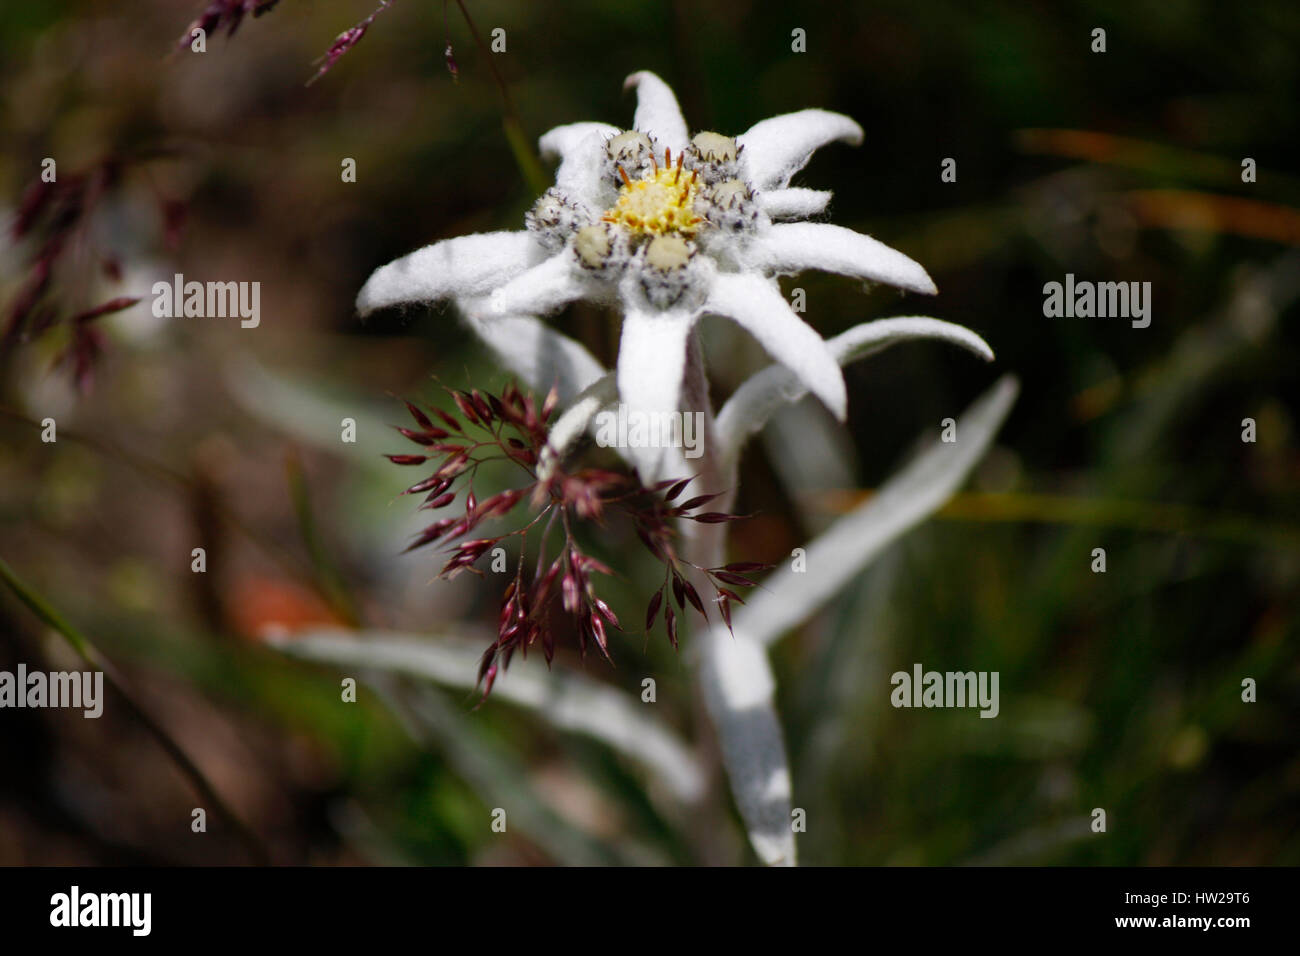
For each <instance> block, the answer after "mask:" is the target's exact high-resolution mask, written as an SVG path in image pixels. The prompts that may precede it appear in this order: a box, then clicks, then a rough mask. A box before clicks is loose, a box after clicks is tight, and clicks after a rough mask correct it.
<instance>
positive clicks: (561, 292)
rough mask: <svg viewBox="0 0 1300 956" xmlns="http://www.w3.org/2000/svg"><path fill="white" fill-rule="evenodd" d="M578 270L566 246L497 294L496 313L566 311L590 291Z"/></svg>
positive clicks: (494, 304)
mask: <svg viewBox="0 0 1300 956" xmlns="http://www.w3.org/2000/svg"><path fill="white" fill-rule="evenodd" d="M578 270H579V266H578V264H577V263H576V262H574V260H573V253H572V252H571V251H570V250H569V248H568V247H565V248H564V249H561V250H560V251H559V252H557V253H556V254H555V255H553V256H551V258H549V259H547V260H546V261H545V262H540V263H538V264H537V265H535V266H533V267H532V268H531V269H529V270H528V271H527V272H525V273H523V274H522V275H518V276H516V277H515V278H513V279H511V280H510V281H509V282H507V283H506V284H505V285H503V286H502V287H501V288H499V289H496V290H495V291H493V292H492V311H493V312H495V313H496V314H497V315H517V314H520V313H526V314H528V315H545V314H546V313H548V312H554V311H555V310H556V309H559V308H563V307H564V306H565V305H567V304H568V303H570V302H572V301H573V300H574V299H580V298H582V296H583V295H584V294H585V293H586V292H587V291H588V285H587V283H586V282H585V281H584V278H583V277H582V276H581V275H579V273H578Z"/></svg>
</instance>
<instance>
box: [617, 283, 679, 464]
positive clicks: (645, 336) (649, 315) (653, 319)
mask: <svg viewBox="0 0 1300 956" xmlns="http://www.w3.org/2000/svg"><path fill="white" fill-rule="evenodd" d="M694 325H695V317H694V316H693V315H692V314H691V313H689V312H684V311H664V312H660V311H641V310H640V309H637V308H635V307H632V306H629V307H628V308H627V310H626V312H625V313H624V315H623V333H622V336H621V338H620V340H619V345H618V396H619V399H620V401H622V403H623V404H624V405H626V406H627V413H628V417H629V421H631V420H632V416H640V415H649V416H651V417H650V419H648V420H650V421H660V420H662V419H661V418H660V416H662V415H663V414H665V413H671V412H677V411H680V410H681V396H682V376H683V374H684V373H685V370H686V349H687V346H688V340H689V338H690V334H691V329H692V327H693V326H694ZM698 410H699V409H689V410H688V411H698ZM624 452H625V455H626V457H627V458H628V460H629V461H631V462H633V463H634V464H635V465H636V468H637V470H638V471H639V472H640V475H641V480H642V482H644V483H645V484H647V485H649V484H652V483H654V482H656V481H659V480H661V479H664V478H678V477H680V478H685V477H687V475H688V474H690V472H689V471H688V470H687V468H686V465H685V460H684V458H683V457H682V453H681V450H680V449H671V448H627V449H624Z"/></svg>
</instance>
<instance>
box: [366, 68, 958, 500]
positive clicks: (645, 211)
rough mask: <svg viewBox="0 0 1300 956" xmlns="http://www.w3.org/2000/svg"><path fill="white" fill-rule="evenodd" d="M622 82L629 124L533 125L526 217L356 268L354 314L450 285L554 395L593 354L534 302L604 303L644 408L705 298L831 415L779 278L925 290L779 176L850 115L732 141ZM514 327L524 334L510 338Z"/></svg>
mask: <svg viewBox="0 0 1300 956" xmlns="http://www.w3.org/2000/svg"><path fill="white" fill-rule="evenodd" d="M627 86H629V87H635V89H636V91H637V99H638V103H637V108H636V115H635V117H634V120H633V128H632V129H631V130H626V131H624V130H620V129H618V128H616V127H614V126H610V125H607V124H604V123H574V124H570V125H567V126H560V127H557V128H555V129H553V130H551V131H550V132H549V133H547V134H546V135H544V136H543V137H542V138H541V141H540V146H541V151H542V154H543V156H546V157H554V158H558V159H559V160H560V165H559V168H558V170H557V171H556V179H555V185H554V186H553V187H552V188H551V189H549V190H547V192H546V193H545V194H544V195H543V196H542V197H541V198H540V199H538V201H537V203H536V204H535V205H534V207H533V209H532V210H531V211H530V212H529V213H528V215H527V216H526V227H527V228H525V229H524V230H521V231H517V232H496V233H487V234H480V235H473V236H465V237H462V238H457V239H449V240H445V241H443V242H438V243H435V244H433V245H431V246H428V247H426V248H424V249H421V250H419V251H417V252H414V253H411V254H410V255H407V256H404V257H403V258H401V259H398V260H396V261H395V262H392V263H390V264H388V265H386V266H384V267H382V268H381V269H378V270H377V271H376V272H375V273H374V275H372V276H371V277H370V279H369V281H368V282H367V283H366V284H365V287H364V288H362V290H361V292H360V294H359V295H358V297H357V308H358V309H359V310H360V311H361V313H362V314H365V313H368V312H371V311H373V310H374V309H378V308H381V307H385V306H391V305H396V304H402V303H409V302H418V301H439V300H446V299H453V300H456V301H457V302H458V303H459V304H460V306H461V307H462V309H463V310H464V311H465V312H466V313H467V315H468V316H469V318H470V322H471V325H472V327H473V328H474V329H475V330H476V331H477V332H478V333H479V334H480V335H482V336H483V337H484V338H485V339H486V340H487V342H488V344H489V345H490V346H491V347H493V348H494V350H496V351H497V352H498V355H499V356H500V357H502V358H503V359H505V360H506V364H508V365H510V366H511V367H513V368H515V370H516V371H517V372H519V373H520V374H523V375H524V377H525V378H529V379H530V380H532V379H534V378H535V377H536V376H539V375H540V374H542V373H549V374H550V375H551V376H552V378H553V379H554V380H555V381H556V382H558V383H559V384H560V386H561V398H562V400H565V401H566V402H567V401H568V400H571V399H572V398H573V397H574V396H575V395H576V394H577V393H578V392H579V391H581V390H582V389H585V388H586V387H588V386H589V385H591V384H592V382H593V381H594V380H595V378H596V377H598V376H599V374H600V373H599V372H598V371H597V369H598V366H596V364H595V362H594V360H592V359H591V357H590V354H589V353H587V352H586V350H585V349H583V348H582V347H581V346H580V345H578V344H577V343H575V342H571V341H570V340H567V339H564V338H563V337H561V336H559V335H558V334H556V333H554V332H553V331H552V330H549V329H547V330H545V331H543V330H540V329H538V328H537V326H536V321H535V319H533V318H532V317H534V316H538V315H545V314H547V313H549V312H553V311H555V310H556V309H559V308H561V307H563V306H564V305H566V304H567V303H569V302H572V301H574V300H576V299H589V300H593V301H597V302H602V303H607V304H612V305H615V306H617V307H618V308H619V310H620V311H621V312H622V315H623V331H622V340H621V343H620V348H619V355H618V368H617V394H618V398H619V400H621V401H622V402H623V403H624V404H625V405H626V406H627V408H628V409H629V411H630V412H632V413H649V414H658V413H666V412H675V411H679V410H680V409H681V403H682V397H681V388H682V377H683V369H684V367H685V363H686V359H687V349H688V343H689V341H690V336H691V332H692V329H693V327H694V325H695V323H696V321H697V320H698V319H699V318H700V316H702V315H704V314H706V313H711V314H716V315H720V316H724V317H726V318H729V319H731V320H733V321H735V322H736V323H738V324H739V325H740V326H742V327H743V328H744V329H746V330H747V331H748V332H749V333H750V334H751V335H753V336H754V338H755V339H757V340H758V342H759V343H760V344H761V345H762V346H763V347H764V348H765V349H766V350H767V351H768V353H769V354H770V355H771V356H772V358H773V359H775V360H776V361H777V362H779V363H780V364H781V365H783V366H785V368H786V369H787V370H788V371H789V372H790V373H791V374H792V375H793V376H794V378H795V380H796V381H797V382H799V383H800V384H801V385H802V387H803V388H804V389H806V390H807V391H809V392H812V393H813V394H814V395H816V396H817V397H818V398H819V399H820V400H821V401H822V402H823V403H824V404H825V405H826V407H827V408H828V409H830V411H831V412H833V413H834V414H835V416H836V417H837V418H840V419H843V418H844V415H845V409H846V396H845V389H844V378H843V375H842V373H841V372H840V368H839V361H838V359H837V356H836V354H835V351H834V350H833V349H832V347H831V346H830V345H829V344H828V343H827V342H825V341H824V340H823V339H822V338H821V336H820V335H818V334H817V333H816V332H815V331H814V330H813V329H812V328H811V327H810V326H809V325H808V324H807V323H806V322H804V321H803V319H801V318H800V317H799V316H798V315H797V314H796V313H795V312H794V311H793V310H792V309H791V308H790V306H789V304H788V303H787V302H786V301H785V299H784V298H783V296H782V295H781V292H780V289H779V287H778V285H777V282H776V276H779V275H789V274H794V273H798V272H800V271H802V270H805V269H821V270H825V271H829V272H836V273H841V274H844V275H848V276H853V277H855V278H859V279H865V280H870V281H873V282H882V283H887V284H890V285H894V286H898V287H900V288H903V289H908V290H911V291H915V292H923V293H933V292H934V291H935V288H934V283H933V282H931V280H930V277H929V276H928V275H927V274H926V272H925V270H924V269H923V268H921V266H919V265H918V264H917V263H915V262H913V261H912V260H911V259H909V258H908V257H907V256H905V255H903V254H902V253H900V252H898V251H896V250H894V249H891V248H889V247H888V246H886V245H883V244H882V243H880V242H877V241H876V240H874V239H872V238H870V237H869V236H864V235H861V234H859V233H856V232H853V231H852V230H849V229H844V228H842V227H839V226H834V225H830V224H828V223H820V222H799V221H790V220H801V219H806V218H807V217H809V216H812V215H816V214H818V213H821V212H822V211H823V210H824V209H825V208H826V204H827V202H828V201H829V200H830V196H831V194H830V193H829V192H819V191H814V190H810V189H801V188H792V187H791V186H790V185H789V183H790V177H791V176H792V175H793V174H794V173H796V172H797V171H798V170H800V169H802V168H803V166H804V165H805V164H806V163H807V162H808V159H809V157H810V156H811V155H812V153H813V151H814V150H815V149H817V148H818V147H819V146H823V145H825V144H827V143H830V142H833V141H836V140H841V141H844V142H849V143H854V144H857V143H860V142H861V141H862V128H861V127H860V126H858V124H857V123H855V122H854V121H853V120H851V119H849V118H848V117H847V116H841V115H839V114H837V113H830V112H826V111H824V110H817V109H809V110H801V111H799V112H797V113H789V114H786V115H783V116H777V117H774V118H772V119H767V120H764V121H762V122H760V123H758V124H756V125H755V126H753V127H752V128H751V129H750V130H748V131H747V132H745V133H743V134H741V135H740V136H737V137H735V138H734V139H733V138H731V137H728V136H723V135H720V134H718V133H712V132H700V133H696V134H695V136H694V137H693V138H688V133H687V127H686V123H685V121H684V120H683V119H682V114H681V111H680V110H679V109H678V106H677V100H676V98H675V97H674V95H673V92H672V90H671V89H669V87H668V86H667V84H665V83H664V82H663V80H661V79H660V78H659V77H657V76H655V75H654V74H653V73H648V72H640V73H634V74H633V75H632V76H630V77H628V79H627ZM520 336H522V337H524V338H525V339H528V340H530V344H531V345H532V346H533V347H532V348H531V349H526V348H523V347H521V344H520V343H519V342H518V341H517V340H518V338H519V337H520ZM981 344H982V343H981ZM530 352H531V357H527V355H528V353H530ZM543 357H545V358H543ZM520 365H523V366H524V368H523V369H521V368H520ZM533 384H535V385H537V386H538V387H544V388H545V387H549V386H550V385H551V384H552V382H547V381H534V382H533ZM627 451H628V453H629V455H630V457H632V460H633V464H636V465H637V466H638V467H639V468H640V470H641V473H642V478H643V479H644V480H646V481H652V480H655V479H657V478H660V477H663V473H664V471H665V468H666V467H668V466H669V465H670V462H671V464H675V465H679V464H680V463H678V462H672V461H671V459H670V458H669V457H668V455H667V453H666V452H665V450H664V449H655V448H650V449H628V450H627ZM683 473H685V472H683Z"/></svg>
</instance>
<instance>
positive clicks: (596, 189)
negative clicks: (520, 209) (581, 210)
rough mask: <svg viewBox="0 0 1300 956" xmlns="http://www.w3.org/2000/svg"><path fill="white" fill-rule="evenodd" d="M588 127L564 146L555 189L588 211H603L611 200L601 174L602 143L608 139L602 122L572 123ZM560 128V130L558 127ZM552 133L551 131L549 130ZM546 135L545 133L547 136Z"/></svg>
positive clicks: (612, 197) (603, 155) (611, 188)
mask: <svg viewBox="0 0 1300 956" xmlns="http://www.w3.org/2000/svg"><path fill="white" fill-rule="evenodd" d="M574 125H575V126H588V127H591V129H588V130H587V131H586V133H584V134H581V135H580V136H579V137H578V141H577V142H576V143H572V144H566V145H567V147H568V148H567V149H566V150H565V152H564V154H563V158H562V159H561V160H560V167H559V169H557V170H556V171H555V188H556V189H558V190H559V191H560V192H561V193H562V194H563V195H564V196H566V197H567V198H568V199H570V200H571V201H574V202H579V203H582V204H583V205H586V206H588V207H589V208H591V209H604V208H605V207H606V206H608V205H609V204H610V203H611V202H613V200H614V196H615V191H614V189H613V187H611V186H608V185H606V184H605V182H604V179H603V178H602V176H601V171H602V169H603V168H604V163H605V141H606V140H607V139H609V136H608V135H607V134H606V132H605V130H606V129H612V127H606V126H605V124H603V123H575V124H574ZM560 128H561V129H563V128H564V127H560ZM552 132H554V130H552ZM548 135H549V134H548Z"/></svg>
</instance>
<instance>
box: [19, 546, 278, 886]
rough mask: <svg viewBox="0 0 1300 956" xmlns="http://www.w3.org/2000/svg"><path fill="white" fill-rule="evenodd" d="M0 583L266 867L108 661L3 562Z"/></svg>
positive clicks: (238, 823) (263, 854)
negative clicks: (110, 692) (94, 676)
mask: <svg viewBox="0 0 1300 956" xmlns="http://www.w3.org/2000/svg"><path fill="white" fill-rule="evenodd" d="M0 579H3V581H4V583H5V584H7V585H8V586H9V589H10V590H11V591H13V593H14V595H15V596H16V597H17V598H18V600H19V601H21V602H22V603H23V604H25V605H26V606H27V608H28V609H29V610H30V611H31V612H32V613H33V614H35V615H36V616H37V617H38V618H39V619H40V620H41V621H42V622H44V623H45V624H46V625H47V626H48V627H51V628H53V629H54V630H55V631H57V632H58V633H59V634H60V635H61V636H62V637H63V639H64V640H66V641H67V642H68V644H69V645H70V646H71V647H72V649H73V650H74V651H76V652H77V654H78V656H80V657H81V659H82V660H84V661H85V662H86V663H87V664H88V665H90V666H91V667H92V668H94V669H95V670H98V671H102V672H103V674H104V680H105V681H107V682H108V685H109V686H110V687H112V688H113V689H114V690H115V691H117V693H118V694H119V695H120V696H121V698H122V700H123V701H125V703H126V707H127V710H129V711H130V712H131V714H132V715H133V716H134V717H135V718H136V719H137V720H139V721H140V723H142V724H143V725H144V726H145V727H146V728H147V729H148V730H149V732H150V733H151V734H153V736H154V738H155V739H157V741H158V743H159V744H161V745H162V748H163V750H165V751H166V752H167V754H168V756H170V757H171V758H172V760H174V761H175V762H176V765H177V766H178V767H180V769H181V771H182V773H184V774H185V776H187V777H189V779H190V782H191V783H192V784H193V785H194V788H195V789H196V790H197V791H198V792H199V794H200V795H201V796H202V798H203V799H204V800H205V801H207V802H208V803H210V804H211V805H212V806H213V807H214V808H215V809H216V810H217V812H218V813H219V814H220V815H221V816H222V817H224V818H225V819H226V821H227V822H228V823H229V824H230V825H231V827H232V828H233V829H234V830H235V833H236V834H237V835H238V836H239V839H240V840H241V841H242V842H243V843H244V845H245V847H246V848H247V850H248V852H249V853H250V854H251V855H252V857H253V860H254V861H255V862H256V863H257V864H258V865H260V866H264V865H266V864H267V863H269V862H270V854H269V853H268V852H267V850H266V847H265V846H264V845H263V843H262V841H261V840H260V839H259V838H258V836H257V835H256V834H255V833H253V831H252V830H251V829H249V828H248V826H247V825H246V824H245V823H244V822H243V821H242V820H241V819H240V818H239V817H238V816H237V815H236V814H235V812H234V811H233V810H232V809H230V807H229V805H227V803H226V801H225V800H223V799H222V798H221V795H220V794H218V793H217V791H216V788H214V787H213V786H212V784H211V782H209V780H208V778H207V777H206V776H204V774H203V771H202V770H200V769H199V768H198V765H197V764H195V763H194V761H193V760H191V759H190V756H189V754H187V753H186V752H185V751H184V750H183V749H182V748H181V745H180V744H178V743H177V742H176V741H175V740H174V739H173V738H172V736H171V735H170V734H169V733H167V731H166V730H164V729H163V727H162V726H161V725H160V724H159V723H158V722H157V721H155V720H154V719H153V717H152V716H150V715H149V713H148V712H147V711H146V710H145V709H144V708H143V707H142V706H141V705H140V704H138V703H136V701H135V698H134V697H133V696H132V695H131V693H130V692H129V691H128V690H127V687H126V682H125V680H124V679H123V677H122V676H121V675H120V674H119V673H118V671H117V669H116V668H115V667H114V666H113V665H112V664H111V663H110V662H109V661H108V660H107V658H105V657H104V656H103V655H102V654H101V653H100V652H99V650H98V649H97V648H96V647H95V646H94V644H92V643H91V642H90V640H89V639H88V638H86V636H85V635H83V634H82V633H81V632H80V631H78V630H77V629H76V628H75V627H73V626H72V624H70V623H69V622H68V621H66V620H65V619H64V618H63V616H62V615H60V614H59V612H58V611H56V610H55V609H54V607H53V606H51V605H50V603H49V602H48V601H46V600H45V599H44V598H43V597H41V596H40V595H39V594H37V593H36V592H35V591H33V590H32V589H31V588H30V587H28V586H27V584H25V583H24V582H23V581H22V579H21V578H19V577H18V575H16V574H15V573H14V571H13V569H12V568H11V567H9V565H8V563H7V562H6V561H5V560H4V559H3V558H0Z"/></svg>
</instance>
